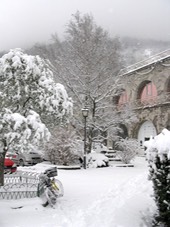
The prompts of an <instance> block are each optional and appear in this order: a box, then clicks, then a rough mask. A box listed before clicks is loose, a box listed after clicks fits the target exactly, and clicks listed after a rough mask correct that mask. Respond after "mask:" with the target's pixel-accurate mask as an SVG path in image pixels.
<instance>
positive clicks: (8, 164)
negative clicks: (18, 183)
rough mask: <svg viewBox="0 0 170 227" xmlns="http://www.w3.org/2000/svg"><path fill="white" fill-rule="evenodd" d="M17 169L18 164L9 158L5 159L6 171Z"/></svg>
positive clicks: (12, 171)
mask: <svg viewBox="0 0 170 227" xmlns="http://www.w3.org/2000/svg"><path fill="white" fill-rule="evenodd" d="M16 170H17V166H16V164H15V163H14V162H13V161H12V160H11V159H9V158H5V160H4V173H14V172H16Z"/></svg>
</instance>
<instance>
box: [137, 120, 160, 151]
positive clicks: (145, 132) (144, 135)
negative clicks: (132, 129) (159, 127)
mask: <svg viewBox="0 0 170 227" xmlns="http://www.w3.org/2000/svg"><path fill="white" fill-rule="evenodd" d="M156 135H157V133H156V128H155V126H154V124H153V123H152V122H151V121H145V122H144V123H143V124H141V126H140V128H139V131H138V142H139V145H140V147H141V148H144V142H145V141H147V140H149V139H150V137H154V136H156Z"/></svg>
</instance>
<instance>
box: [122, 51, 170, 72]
mask: <svg viewBox="0 0 170 227" xmlns="http://www.w3.org/2000/svg"><path fill="white" fill-rule="evenodd" d="M169 57H170V49H168V50H166V51H163V52H161V53H158V54H156V55H153V56H151V57H150V58H147V59H145V60H143V61H140V62H137V63H135V64H133V65H130V66H128V67H126V68H124V69H121V70H120V72H119V74H120V75H125V74H128V73H131V72H133V71H135V70H138V69H140V68H143V67H145V66H147V65H151V64H154V63H156V62H158V61H162V60H164V59H166V58H169Z"/></svg>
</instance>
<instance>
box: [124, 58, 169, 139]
mask: <svg viewBox="0 0 170 227" xmlns="http://www.w3.org/2000/svg"><path fill="white" fill-rule="evenodd" d="M122 79H123V84H124V87H123V88H124V89H125V90H126V92H127V94H128V102H129V104H131V106H132V107H133V109H134V110H135V113H136V115H137V118H138V121H137V122H136V123H134V124H131V125H128V126H127V129H128V134H129V137H133V138H137V136H138V131H139V128H140V126H141V125H142V123H143V122H145V121H148V120H149V121H151V122H152V123H153V125H154V126H155V128H156V131H157V133H160V132H161V130H162V129H163V128H170V56H167V57H164V59H159V60H157V61H156V62H152V63H150V64H147V65H145V64H144V65H143V67H142V66H140V67H139V68H137V69H135V70H131V71H130V72H128V71H127V72H126V73H125V74H124V75H122ZM148 82H153V83H154V84H155V85H156V88H157V93H158V96H157V98H156V100H153V102H151V103H148V104H147V105H146V104H142V103H140V92H141V90H142V88H143V87H144V85H145V84H147V83H148Z"/></svg>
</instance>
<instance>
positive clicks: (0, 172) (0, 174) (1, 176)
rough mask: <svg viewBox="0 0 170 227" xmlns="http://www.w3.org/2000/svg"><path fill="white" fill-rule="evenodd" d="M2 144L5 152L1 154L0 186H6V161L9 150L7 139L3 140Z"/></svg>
mask: <svg viewBox="0 0 170 227" xmlns="http://www.w3.org/2000/svg"><path fill="white" fill-rule="evenodd" d="M2 142H3V145H4V148H3V152H2V153H0V186H3V185H4V160H5V155H6V153H7V150H8V147H7V141H6V139H3V140H2Z"/></svg>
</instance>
